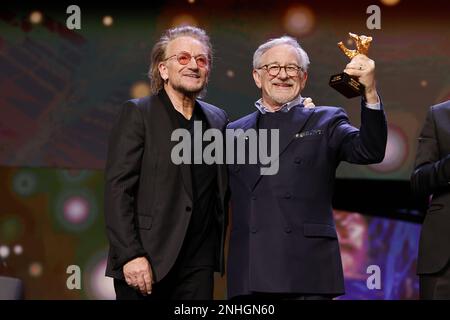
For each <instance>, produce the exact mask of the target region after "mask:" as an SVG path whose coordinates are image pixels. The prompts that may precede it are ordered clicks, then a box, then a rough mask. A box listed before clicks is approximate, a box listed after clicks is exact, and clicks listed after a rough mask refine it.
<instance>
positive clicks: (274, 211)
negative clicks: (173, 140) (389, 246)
mask: <svg viewBox="0 0 450 320" xmlns="http://www.w3.org/2000/svg"><path fill="white" fill-rule="evenodd" d="M308 65H309V58H308V55H307V53H306V52H305V51H304V50H303V49H302V48H301V47H300V45H299V44H298V42H297V41H296V40H295V39H294V38H291V37H288V36H284V37H281V38H277V39H273V40H270V41H268V42H266V43H264V44H262V45H261V46H260V47H259V48H258V49H257V50H256V51H255V53H254V56H253V78H254V80H255V83H256V86H257V87H258V88H259V89H261V93H262V98H261V99H259V100H258V101H257V102H256V103H255V106H256V109H257V110H256V111H255V112H254V113H251V114H249V115H247V116H245V117H243V118H242V119H239V120H237V121H235V122H232V123H231V124H229V125H228V127H227V128H230V129H243V130H244V131H246V130H248V129H252V128H253V129H257V130H261V129H267V130H274V129H278V130H279V141H270V143H271V144H273V143H279V148H275V150H279V153H278V155H277V158H278V159H277V160H278V161H279V170H278V172H277V173H276V174H274V175H261V170H260V168H261V167H263V166H262V165H260V164H253V165H252V164H231V165H229V180H230V190H231V205H232V217H231V221H232V226H231V235H230V244H229V255H228V268H227V281H228V297H229V298H233V297H241V298H250V299H255V298H256V299H258V298H275V299H308V300H309V299H331V298H333V297H335V296H338V295H341V294H343V293H344V281H343V272H342V263H341V257H340V252H339V243H338V239H337V234H336V228H335V223H334V220H333V210H332V205H331V200H332V195H333V184H334V179H335V172H336V168H337V167H338V165H339V163H340V161H347V162H351V163H357V164H369V163H377V162H381V161H382V160H383V158H384V153H385V148H386V140H387V127H386V119H385V116H384V112H383V110H382V106H381V101H380V100H379V98H378V94H377V90H376V87H375V75H374V73H375V64H374V62H373V61H372V60H370V59H369V58H368V57H366V56H364V55H357V56H356V57H354V58H353V59H352V60H351V61H350V63H349V64H348V65H347V66H346V68H345V70H344V71H345V72H346V73H348V74H349V75H351V76H355V77H356V78H358V80H359V82H361V83H362V84H364V86H365V94H364V97H363V98H362V103H361V104H362V107H361V128H360V129H357V128H355V127H353V126H352V125H351V124H350V123H349V119H348V117H347V115H346V113H345V112H344V110H343V109H342V108H336V107H316V108H304V107H303V106H304V101H303V98H302V96H301V92H302V90H303V89H304V87H305V84H306V80H307V78H308V73H307V70H308ZM268 136H270V135H268ZM269 149H270V148H269ZM247 150H251V148H247ZM248 156H249V155H246V159H247V158H248ZM234 163H236V162H234Z"/></svg>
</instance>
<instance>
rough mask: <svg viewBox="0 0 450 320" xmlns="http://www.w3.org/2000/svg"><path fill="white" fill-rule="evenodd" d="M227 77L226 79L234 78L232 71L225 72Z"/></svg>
mask: <svg viewBox="0 0 450 320" xmlns="http://www.w3.org/2000/svg"><path fill="white" fill-rule="evenodd" d="M227 77H228V78H234V71H233V70H231V69H230V70H227Z"/></svg>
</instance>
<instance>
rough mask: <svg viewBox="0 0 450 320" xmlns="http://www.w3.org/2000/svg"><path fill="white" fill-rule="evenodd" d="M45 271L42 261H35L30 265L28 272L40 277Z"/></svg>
mask: <svg viewBox="0 0 450 320" xmlns="http://www.w3.org/2000/svg"><path fill="white" fill-rule="evenodd" d="M43 271H44V268H43V267H42V264H41V263H40V262H33V263H31V264H30V266H29V267H28V273H29V274H30V276H32V277H34V278H37V277H40V276H41V275H42V272H43Z"/></svg>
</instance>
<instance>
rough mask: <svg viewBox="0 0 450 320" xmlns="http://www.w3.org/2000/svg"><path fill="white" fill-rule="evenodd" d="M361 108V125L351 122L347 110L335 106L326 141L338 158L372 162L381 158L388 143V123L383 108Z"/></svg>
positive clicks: (363, 162) (359, 162)
mask: <svg viewBox="0 0 450 320" xmlns="http://www.w3.org/2000/svg"><path fill="white" fill-rule="evenodd" d="M362 104H363V106H362V108H361V127H360V129H359V130H358V129H357V128H355V127H353V126H352V125H351V124H350V121H349V119H348V116H347V114H346V113H345V111H344V110H343V109H342V108H338V109H337V111H336V112H335V113H334V115H333V116H332V120H331V121H330V125H329V130H328V134H329V137H328V138H329V145H330V147H331V148H333V149H335V150H336V153H337V157H338V160H339V161H347V162H350V163H356V164H372V163H379V162H381V161H383V159H384V154H385V150H386V143H387V125H386V118H385V115H384V111H383V110H373V109H369V108H367V107H366V106H365V105H364V101H363V102H362Z"/></svg>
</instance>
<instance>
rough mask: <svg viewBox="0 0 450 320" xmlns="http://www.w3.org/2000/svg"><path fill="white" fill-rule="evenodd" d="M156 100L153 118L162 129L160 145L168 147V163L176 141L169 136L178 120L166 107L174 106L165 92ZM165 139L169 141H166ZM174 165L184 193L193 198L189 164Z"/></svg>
mask: <svg viewBox="0 0 450 320" xmlns="http://www.w3.org/2000/svg"><path fill="white" fill-rule="evenodd" d="M156 100H157V101H158V102H159V104H160V106H157V107H156V108H155V112H156V113H157V114H156V115H155V119H156V122H157V123H158V124H159V125H158V127H159V128H161V130H162V135H163V137H164V138H165V139H164V140H163V141H164V144H165V146H162V148H165V147H168V150H166V153H167V154H168V156H169V159H168V161H170V163H172V159H171V158H170V155H171V151H172V149H173V147H174V146H175V145H176V144H177V143H178V142H176V141H171V136H172V132H173V131H174V130H175V128H179V124H178V120H177V119H176V117H175V116H174V113H173V112H172V110H169V109H168V108H174V107H173V105H172V103H171V102H170V99H169V97H168V96H167V94H166V93H165V92H164V93H162V92H161V93H159V94H158V96H157V99H156ZM173 111H174V112H178V111H176V110H173ZM166 141H167V142H169V143H167V142H166ZM175 167H178V168H179V170H180V173H181V177H182V180H183V185H184V189H185V190H186V193H187V194H188V195H189V197H190V198H191V199H193V195H192V177H191V166H190V165H189V164H180V165H175Z"/></svg>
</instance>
